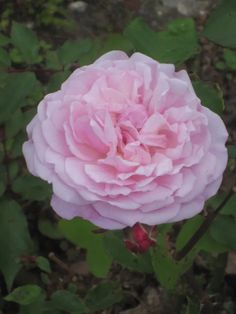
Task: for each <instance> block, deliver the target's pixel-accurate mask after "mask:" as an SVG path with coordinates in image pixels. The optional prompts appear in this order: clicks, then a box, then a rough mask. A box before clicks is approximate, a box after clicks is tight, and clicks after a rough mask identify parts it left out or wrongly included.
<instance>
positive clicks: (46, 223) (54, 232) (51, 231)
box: [38, 219, 63, 240]
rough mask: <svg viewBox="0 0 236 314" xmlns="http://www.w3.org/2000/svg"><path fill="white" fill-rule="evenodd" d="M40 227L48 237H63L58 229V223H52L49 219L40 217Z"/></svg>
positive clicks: (55, 238) (57, 238)
mask: <svg viewBox="0 0 236 314" xmlns="http://www.w3.org/2000/svg"><path fill="white" fill-rule="evenodd" d="M38 229H39V231H40V232H41V233H42V234H43V235H44V236H46V237H48V238H50V239H54V240H59V239H62V237H63V235H62V234H61V232H60V231H59V230H58V225H57V224H55V223H52V222H51V221H50V220H48V219H39V220H38Z"/></svg>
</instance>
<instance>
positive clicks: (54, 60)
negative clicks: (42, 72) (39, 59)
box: [46, 51, 62, 70]
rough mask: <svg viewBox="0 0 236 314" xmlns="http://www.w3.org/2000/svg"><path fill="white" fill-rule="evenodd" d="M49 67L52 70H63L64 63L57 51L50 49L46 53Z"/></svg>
mask: <svg viewBox="0 0 236 314" xmlns="http://www.w3.org/2000/svg"><path fill="white" fill-rule="evenodd" d="M46 62H47V68H48V69H52V70H62V65H61V63H60V60H59V56H58V53H57V52H56V51H48V52H47V55H46Z"/></svg>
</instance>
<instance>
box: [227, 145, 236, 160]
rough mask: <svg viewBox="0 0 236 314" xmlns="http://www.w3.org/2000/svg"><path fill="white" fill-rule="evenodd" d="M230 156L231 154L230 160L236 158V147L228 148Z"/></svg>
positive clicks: (230, 146)
mask: <svg viewBox="0 0 236 314" xmlns="http://www.w3.org/2000/svg"><path fill="white" fill-rule="evenodd" d="M228 154H229V158H236V145H235V146H234V145H229V146H228Z"/></svg>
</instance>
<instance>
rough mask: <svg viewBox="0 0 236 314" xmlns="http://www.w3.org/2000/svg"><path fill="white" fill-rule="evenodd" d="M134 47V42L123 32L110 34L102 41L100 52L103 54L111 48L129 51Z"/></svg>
mask: <svg viewBox="0 0 236 314" xmlns="http://www.w3.org/2000/svg"><path fill="white" fill-rule="evenodd" d="M133 49H134V47H133V45H132V43H131V42H130V41H129V40H128V39H127V38H126V37H124V36H123V35H122V34H110V35H108V36H107V37H106V38H105V39H104V40H103V41H102V42H101V50H100V51H99V54H100V55H102V54H104V53H106V52H109V51H111V50H122V51H125V52H127V53H129V52H130V51H132V50H133Z"/></svg>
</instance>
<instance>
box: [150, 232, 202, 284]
mask: <svg viewBox="0 0 236 314" xmlns="http://www.w3.org/2000/svg"><path fill="white" fill-rule="evenodd" d="M197 252H198V250H197V249H196V248H194V249H192V251H191V252H189V254H188V255H187V256H186V257H185V258H184V259H182V260H181V261H178V262H177V261H175V259H174V258H173V257H172V256H171V255H170V252H169V251H168V244H167V242H166V238H165V236H164V235H163V234H160V233H159V235H158V237H157V245H156V247H155V248H154V249H152V250H151V253H152V265H153V269H154V272H155V275H156V278H157V279H158V281H159V282H160V284H161V285H162V286H163V287H164V288H166V289H168V290H173V289H174V288H175V286H176V285H177V283H178V281H179V280H180V277H181V276H182V275H183V274H184V273H185V272H186V271H187V270H188V269H189V268H190V267H191V265H192V263H193V260H194V258H195V256H196V255H197Z"/></svg>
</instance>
